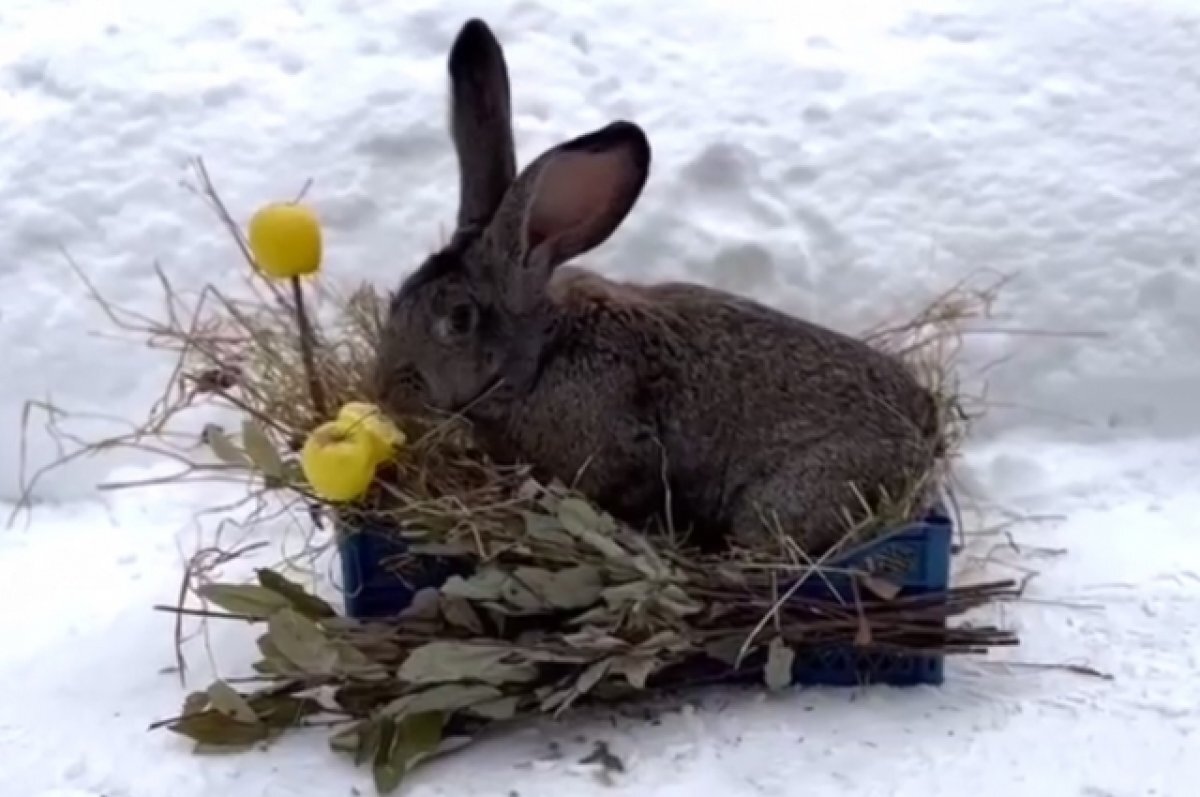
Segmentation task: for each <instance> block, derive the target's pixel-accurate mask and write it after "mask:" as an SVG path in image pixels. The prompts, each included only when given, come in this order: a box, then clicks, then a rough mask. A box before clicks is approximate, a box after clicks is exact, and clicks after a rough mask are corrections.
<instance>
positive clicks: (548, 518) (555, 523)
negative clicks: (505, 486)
mask: <svg viewBox="0 0 1200 797" xmlns="http://www.w3.org/2000/svg"><path fill="white" fill-rule="evenodd" d="M522 515H523V516H524V518H525V534H526V536H528V537H529V538H530V539H532V540H536V541H538V542H541V543H546V544H549V545H556V546H558V547H560V548H568V549H569V548H571V547H572V545H573V544H574V542H573V541H572V539H571V535H570V534H568V533H567V532H566V531H565V530H564V529H563V525H562V522H561V521H560V520H559V519H558V518H557V517H554V516H553V515H547V514H544V513H541V512H522Z"/></svg>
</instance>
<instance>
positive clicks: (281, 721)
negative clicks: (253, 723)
mask: <svg viewBox="0 0 1200 797" xmlns="http://www.w3.org/2000/svg"><path fill="white" fill-rule="evenodd" d="M247 702H248V703H249V705H250V707H251V708H252V709H253V710H254V713H255V715H256V716H257V717H258V720H259V722H262V723H264V724H265V725H266V726H267V727H269V728H274V729H283V728H290V727H292V726H294V725H297V724H298V723H299V722H300V721H301V720H302V719H304V718H305V717H310V716H312V715H313V714H320V713H321V712H322V711H323V709H322V708H321V704H320V703H318V702H317V701H316V700H313V699H312V698H309V697H295V696H293V695H259V696H258V697H252V698H249V700H248V701H247Z"/></svg>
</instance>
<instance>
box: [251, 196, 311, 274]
mask: <svg viewBox="0 0 1200 797" xmlns="http://www.w3.org/2000/svg"><path fill="white" fill-rule="evenodd" d="M248 237H249V243H250V252H251V253H252V254H253V255H254V262H255V263H256V264H257V265H258V268H259V269H260V270H262V271H263V272H264V273H265V274H267V275H268V276H271V277H275V278H276V279H288V278H291V277H301V276H304V275H306V274H312V273H314V272H316V271H317V270H318V269H319V268H320V267H321V224H320V222H319V221H318V220H317V215H316V213H314V212H313V211H312V209H311V208H308V207H305V206H304V205H298V204H290V203H282V202H277V203H273V204H270V205H266V206H264V207H262V208H260V209H259V210H258V212H257V213H255V214H254V216H253V217H252V218H251V219H250V230H249V235H248Z"/></svg>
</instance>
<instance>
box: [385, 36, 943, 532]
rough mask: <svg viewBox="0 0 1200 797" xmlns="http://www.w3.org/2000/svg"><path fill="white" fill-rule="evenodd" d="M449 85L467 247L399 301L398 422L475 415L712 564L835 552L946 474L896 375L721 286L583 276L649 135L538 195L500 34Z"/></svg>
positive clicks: (599, 133)
mask: <svg viewBox="0 0 1200 797" xmlns="http://www.w3.org/2000/svg"><path fill="white" fill-rule="evenodd" d="M449 73H450V85H451V95H452V96H451V128H452V137H453V141H454V146H455V150H456V153H457V157H458V164H459V169H460V188H459V190H460V194H459V209H458V218H457V229H456V232H455V234H454V236H453V238H452V240H451V241H450V243H449V244H448V245H447V246H446V247H445V248H444V249H442V250H441V251H439V252H437V253H436V254H434V255H432V256H431V257H429V259H428V260H426V262H425V263H423V264H422V265H421V266H420V268H418V269H417V270H416V271H415V272H414V273H413V274H412V275H411V276H409V277H408V279H407V280H406V281H405V282H404V283H403V284H402V285H401V287H400V289H399V291H398V292H396V293H395V294H394V295H393V297H392V301H391V305H390V308H389V311H388V312H389V315H388V318H387V320H386V324H385V329H384V334H383V339H382V342H381V346H380V353H379V362H378V366H377V367H378V371H377V379H378V385H379V389H380V399H381V400H382V401H383V402H384V403H385V404H387V405H389V406H391V407H392V408H393V409H395V410H397V411H403V408H405V407H410V406H411V404H410V403H409V402H410V401H411V399H412V397H413V395H414V393H413V391H414V389H415V390H416V395H418V396H419V397H420V400H421V401H423V402H425V403H427V404H429V405H431V406H434V407H437V408H440V409H442V410H449V411H455V412H462V413H463V414H464V415H465V416H466V417H467V418H468V419H469V420H470V421H471V422H472V423H473V424H474V426H475V428H476V429H477V431H478V432H479V433H480V435H481V438H482V440H483V441H484V445H485V446H486V447H487V448H488V450H489V451H490V452H491V454H492V455H493V456H494V457H496V458H497V459H499V460H502V461H505V460H507V461H521V462H524V463H527V464H529V465H532V466H533V467H534V469H535V472H536V473H538V474H539V475H540V476H541V477H542V478H543V479H547V478H557V479H560V480H562V481H564V482H566V483H568V484H574V485H576V486H577V487H578V488H579V489H580V490H582V491H583V492H584V493H585V494H587V495H589V496H591V497H592V499H593V500H595V501H596V502H597V503H598V504H599V505H601V506H602V507H604V508H605V509H607V510H608V511H609V512H611V513H613V514H614V515H616V516H618V517H621V518H623V519H625V520H628V521H631V522H635V523H645V522H648V521H649V520H652V519H658V520H660V521H661V520H665V519H667V518H670V519H671V520H672V521H673V522H674V523H675V525H676V528H677V529H680V530H683V529H686V528H690V529H691V531H692V534H693V541H694V542H696V543H697V544H699V545H701V546H702V547H706V548H710V549H711V548H712V547H714V546H720V545H722V544H724V543H725V542H727V541H728V538H729V535H732V536H733V538H734V539H736V540H739V541H741V542H743V543H753V542H754V540H755V539H756V538H760V537H761V535H762V534H764V533H774V530H775V529H779V528H782V529H783V530H785V531H786V532H787V533H789V534H790V535H791V536H792V537H793V538H794V539H795V540H797V541H798V542H799V543H800V544H801V545H802V546H803V547H804V548H805V549H806V550H807V551H808V552H809V553H811V554H814V555H817V554H820V553H821V552H823V551H825V550H827V549H828V548H829V547H830V546H831V545H832V544H834V543H836V542H838V540H839V539H840V538H841V537H843V536H844V534H845V530H846V528H847V525H846V524H847V519H846V517H847V516H846V514H845V513H847V512H849V513H850V514H849V517H850V518H851V519H853V518H856V517H859V516H860V513H861V511H862V500H863V498H866V500H868V501H873V500H874V498H875V497H876V496H877V495H878V494H879V491H880V490H881V489H884V490H887V491H888V492H889V494H891V495H900V494H902V493H903V491H904V490H905V489H906V488H907V482H906V477H907V476H908V475H909V474H922V473H925V472H926V471H927V469H928V468H929V465H930V458H931V457H932V456H933V454H934V450H935V449H936V441H935V438H936V429H937V421H936V417H935V416H936V407H935V402H934V401H933V399H932V397H931V396H930V394H929V393H928V392H927V391H925V390H924V389H923V388H922V387H921V386H920V385H919V384H918V383H917V382H916V381H915V380H914V378H913V377H912V376H911V375H910V374H909V373H908V371H907V370H906V369H905V367H903V366H902V365H901V364H900V363H899V362H897V361H895V360H893V359H892V358H890V357H888V356H885V355H884V354H883V353H881V352H879V351H876V350H875V349H873V348H871V347H869V346H867V345H866V344H864V343H862V342H860V341H858V340H855V339H852V338H850V337H848V336H845V335H842V334H839V333H837V332H834V331H831V330H829V329H825V328H822V327H820V326H816V325H814V324H811V323H808V322H805V321H802V320H798V319H796V318H792V317H790V316H788V315H785V314H783V313H781V312H777V311H775V310H772V309H769V308H768V307H765V306H762V305H759V304H756V303H754V302H752V301H749V300H747V299H744V298H739V297H737V296H733V295H730V294H727V293H723V292H720V291H716V290H712V289H709V288H706V287H701V286H698V285H690V284H681V283H673V284H664V285H652V286H641V285H632V284H621V283H616V282H612V281H609V280H606V279H604V278H602V277H599V276H597V275H595V274H592V273H589V272H586V271H581V270H577V269H574V268H571V267H564V266H563V264H564V263H566V262H567V261H569V260H571V259H572V258H574V257H575V256H577V255H579V254H581V253H583V252H586V251H588V250H590V249H593V248H594V247H596V246H597V245H599V244H600V243H602V242H603V241H604V240H606V239H607V238H608V237H609V236H610V235H611V234H612V233H613V231H614V230H615V229H616V228H617V226H618V225H619V224H620V223H621V221H622V220H623V219H624V217H625V216H626V215H627V214H628V213H629V211H630V209H631V208H632V207H633V204H634V202H635V201H636V199H637V198H638V196H639V195H640V193H641V191H642V187H643V186H644V185H645V182H646V178H647V175H648V172H649V167H650V144H649V142H648V140H647V138H646V135H645V133H643V132H642V130H641V129H640V128H639V127H638V126H637V125H635V124H632V123H630V122H627V121H616V122H613V123H611V124H609V125H607V126H605V127H603V128H600V129H598V130H595V131H593V132H591V133H588V134H586V135H583V136H581V137H579V138H576V139H573V140H571V141H567V142H566V143H563V144H561V145H559V146H557V147H554V148H552V149H550V150H548V151H547V152H545V153H544V154H542V155H541V156H540V157H538V158H537V159H536V160H534V161H533V162H532V163H531V164H529V165H528V166H527V167H526V168H525V170H524V171H523V172H521V174H520V175H519V176H518V175H517V173H516V156H515V151H514V147H513V133H512V127H511V105H510V102H511V101H510V94H509V82H508V73H507V67H506V64H505V60H504V55H503V52H502V50H501V47H500V45H499V43H498V42H497V41H496V39H495V38H494V37H493V35H492V33H491V31H490V30H489V28H488V26H487V25H486V24H485V23H483V22H482V21H479V20H471V21H469V22H467V23H466V24H465V25H464V26H463V28H462V29H461V31H460V33H459V35H458V37H457V39H456V40H455V42H454V44H453V46H452V48H451V51H450V55H449ZM668 498H669V499H670V500H668ZM666 510H669V514H668V512H667V511H666ZM764 519H769V520H770V526H767V525H764Z"/></svg>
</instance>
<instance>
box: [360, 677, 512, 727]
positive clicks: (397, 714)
mask: <svg viewBox="0 0 1200 797" xmlns="http://www.w3.org/2000/svg"><path fill="white" fill-rule="evenodd" d="M502 696H503V695H502V693H501V691H500V690H499V689H497V688H495V687H493V686H487V685H486V684H441V685H439V686H434V687H432V688H430V689H425V690H423V691H420V692H413V693H412V694H407V695H404V696H403V697H400V698H397V699H395V700H393V701H392V702H391V703H388V704H387V705H386V706H384V707H383V709H381V710H380V714H381V716H385V717H392V718H394V719H397V720H399V719H403V718H404V717H406V716H408V715H410V714H424V713H425V712H428V711H444V712H446V713H450V712H454V711H457V710H459V709H462V708H467V707H469V706H474V705H476V704H480V703H488V702H490V701H493V700H495V699H497V698H499V697H502Z"/></svg>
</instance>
